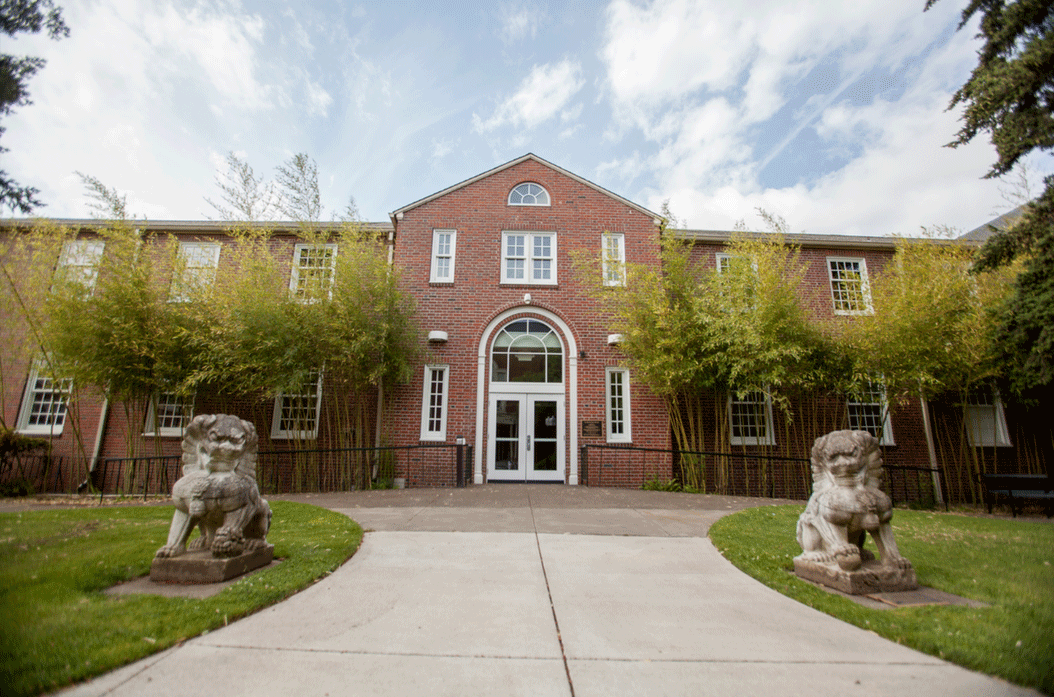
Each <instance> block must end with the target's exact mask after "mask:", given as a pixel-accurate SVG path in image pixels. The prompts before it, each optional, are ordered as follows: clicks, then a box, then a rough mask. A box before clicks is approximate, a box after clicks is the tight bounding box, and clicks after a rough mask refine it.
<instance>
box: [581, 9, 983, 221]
mask: <svg viewBox="0 0 1054 697" xmlns="http://www.w3.org/2000/svg"><path fill="white" fill-rule="evenodd" d="M957 19H958V9H957V8H953V7H941V6H940V4H938V6H937V7H935V8H934V10H932V11H930V12H929V13H926V14H923V13H922V12H921V7H916V6H910V7H905V6H902V5H900V6H898V5H890V4H889V3H885V2H859V3H853V4H852V5H848V4H846V5H842V4H837V3H834V4H832V3H828V2H818V1H814V2H807V1H802V2H797V3H794V4H793V5H787V4H786V3H781V2H775V1H774V0H773V2H767V3H760V4H757V3H756V4H754V5H752V8H751V11H750V12H749V13H747V12H744V11H743V10H742V8H741V7H739V6H734V5H731V4H728V3H718V2H692V1H690V0H657V1H656V2H653V3H650V4H647V5H639V4H636V3H633V2H631V1H630V0H613V2H612V3H611V5H610V6H609V8H608V12H607V17H606V20H607V24H606V32H605V44H604V47H603V48H602V50H601V59H602V61H603V62H604V66H605V70H606V86H607V94H608V97H609V100H610V103H611V108H612V111H613V114H614V116H615V120H616V121H617V123H616V124H615V125H613V126H612V127H611V128H610V130H609V134H610V137H611V138H612V139H613V140H614V141H615V142H618V141H619V140H621V139H626V137H627V135H633V134H638V133H639V135H640V136H641V137H643V138H644V141H645V143H646V144H647V147H646V148H643V149H642V150H641V151H640V152H643V153H644V154H643V155H640V154H638V153H637V152H635V153H634V154H633V155H632V156H623V157H616V158H615V159H614V160H613V161H610V162H608V163H606V164H605V165H603V166H602V170H605V171H608V172H611V173H615V174H619V173H622V172H626V174H625V175H623V176H624V177H625V178H626V179H627V180H630V181H632V180H643V181H648V180H650V181H651V182H652V183H651V185H649V186H647V187H646V188H645V189H644V190H643V191H641V192H640V195H641V196H643V197H644V199H645V201H646V205H648V206H649V207H650V208H653V209H655V208H657V207H658V206H660V205H661V202H662V201H663V200H665V199H667V198H669V199H671V204H672V206H673V210H674V212H675V213H677V215H678V216H680V217H684V218H687V219H688V222H689V224H690V225H693V226H696V227H704V228H726V229H727V228H730V227H731V226H732V225H733V224H734V223H735V221H736V220H738V219H740V218H744V217H750V216H752V213H753V210H754V209H755V208H756V207H759V206H760V207H763V208H766V209H770V210H773V211H774V212H778V213H780V214H782V215H784V216H785V217H786V218H787V219H788V221H789V222H790V223H791V224H792V226H794V227H795V229H797V230H801V229H803V228H804V229H808V230H809V231H811V232H825V233H850V234H888V233H907V234H911V233H914V232H917V230H918V226H920V225H929V224H934V223H942V222H943V223H950V224H953V225H958V226H961V227H967V226H970V225H971V224H978V223H980V222H983V220H985V219H986V217H985V216H987V215H988V213H989V209H990V208H991V203H992V195H993V190H994V188H995V185H994V184H993V183H992V182H985V181H981V180H980V177H981V176H982V175H983V174H984V173H985V172H986V171H987V166H988V164H990V162H991V159H992V157H993V153H992V149H991V147H990V146H989V145H988V144H987V143H986V142H983V141H984V139H983V137H981V138H979V139H978V142H976V143H973V144H971V145H970V146H969V147H965V148H960V149H959V150H957V151H953V150H949V149H946V148H942V147H941V146H942V145H944V144H945V143H947V142H948V141H949V140H951V138H952V136H953V134H954V133H955V131H956V130H957V128H958V125H957V122H956V118H957V117H956V115H955V114H950V113H946V112H945V111H944V109H945V108H946V106H947V104H948V100H949V98H950V96H951V93H952V92H953V91H954V89H956V88H957V87H958V85H959V84H960V83H961V81H962V80H963V79H965V77H966V76H967V75H968V73H969V69H970V67H972V65H973V64H974V63H975V62H976V55H975V53H974V52H975V50H976V43H975V41H974V39H973V33H974V32H972V31H971V28H970V27H967V28H965V29H963V30H962V31H959V32H956V33H954V34H952V35H951V37H950V38H949V39H947V40H946V41H938V37H939V36H941V35H942V33H947V32H948V31H949V28H950V27H953V26H954V25H955V24H956V20H957ZM927 52H928V53H927ZM920 56H923V58H922V59H920V58H919V57H920ZM887 92H888V94H889V95H892V96H887ZM773 167H774V168H777V169H778V170H779V171H780V172H781V173H782V174H781V176H780V181H781V182H782V183H781V184H779V185H776V186H773V185H770V184H766V181H769V179H767V178H768V177H772V176H773V172H774V171H776V170H772V171H769V170H766V168H770V169H771V168H773ZM790 167H796V168H797V171H792V170H790V169H789V168H790ZM630 172H632V173H633V174H629V173H630ZM750 222H751V221H749V220H748V224H750ZM753 222H755V223H756V222H757V221H753Z"/></svg>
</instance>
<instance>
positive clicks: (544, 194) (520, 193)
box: [509, 182, 549, 206]
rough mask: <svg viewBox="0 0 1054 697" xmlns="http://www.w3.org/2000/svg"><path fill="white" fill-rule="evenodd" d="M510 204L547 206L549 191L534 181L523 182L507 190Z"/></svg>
mask: <svg viewBox="0 0 1054 697" xmlns="http://www.w3.org/2000/svg"><path fill="white" fill-rule="evenodd" d="M509 205H510V206H548V205H549V192H548V191H546V190H545V189H543V188H542V187H541V186H539V185H538V184H535V183H534V182H524V183H523V184H520V185H518V186H517V187H516V188H515V189H513V190H512V191H511V192H509Z"/></svg>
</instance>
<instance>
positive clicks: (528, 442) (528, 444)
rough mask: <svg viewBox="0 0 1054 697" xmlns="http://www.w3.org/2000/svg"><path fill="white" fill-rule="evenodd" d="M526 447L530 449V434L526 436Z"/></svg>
mask: <svg viewBox="0 0 1054 697" xmlns="http://www.w3.org/2000/svg"><path fill="white" fill-rule="evenodd" d="M527 449H528V450H530V449H531V437H530V436H527Z"/></svg>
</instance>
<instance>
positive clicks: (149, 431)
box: [143, 392, 195, 438]
mask: <svg viewBox="0 0 1054 697" xmlns="http://www.w3.org/2000/svg"><path fill="white" fill-rule="evenodd" d="M194 397H195V395H193V394H191V395H188V396H186V397H181V396H180V395H178V394H176V393H175V392H159V393H157V394H156V395H154V397H153V398H152V399H151V400H150V404H149V405H148V406H147V408H146V422H145V423H144V424H143V435H144V436H151V437H154V438H170V437H180V438H181V437H182V436H183V432H184V431H185V430H186V428H187V425H188V424H189V423H190V420H191V419H193V418H194ZM172 407H175V408H176V410H178V411H179V412H180V413H179V414H178V418H179V425H178V426H172V425H168V426H163V425H161V424H160V423H157V422H156V419H155V418H154V417H155V414H157V411H156V410H157V409H159V408H160V410H161V415H160V417H159V418H160V419H161V421H163V422H164V421H168V422H169V423H170V424H171V423H174V422H175V419H176V417H177V414H176V413H173V411H174V410H172ZM155 424H156V425H157V431H156V432H155V431H154V426H155Z"/></svg>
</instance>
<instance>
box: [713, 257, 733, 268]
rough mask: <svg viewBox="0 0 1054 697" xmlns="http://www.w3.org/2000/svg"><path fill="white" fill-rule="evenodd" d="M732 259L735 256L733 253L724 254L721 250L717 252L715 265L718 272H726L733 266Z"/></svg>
mask: <svg viewBox="0 0 1054 697" xmlns="http://www.w3.org/2000/svg"><path fill="white" fill-rule="evenodd" d="M732 259H733V257H732V255H731V254H723V253H721V252H718V253H717V254H715V255H714V265H715V266H716V267H717V272H718V273H724V272H726V271H728V269H729V268H731V266H732Z"/></svg>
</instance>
